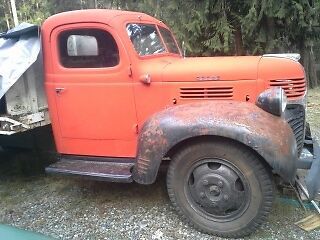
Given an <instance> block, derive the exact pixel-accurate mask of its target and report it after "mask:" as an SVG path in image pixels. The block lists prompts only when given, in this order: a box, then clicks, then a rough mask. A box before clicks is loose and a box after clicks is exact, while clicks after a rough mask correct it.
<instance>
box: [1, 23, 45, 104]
mask: <svg viewBox="0 0 320 240" xmlns="http://www.w3.org/2000/svg"><path fill="white" fill-rule="evenodd" d="M39 52H40V39H39V37H38V26H35V25H32V24H28V23H21V24H20V25H19V26H17V27H16V28H13V29H11V30H9V31H8V32H7V33H4V34H0V98H2V97H3V96H4V94H5V93H6V92H7V91H8V90H9V89H10V87H11V86H12V85H13V84H14V83H15V82H16V81H17V80H18V79H19V78H20V77H21V75H22V74H23V73H24V72H25V71H26V70H27V69H28V68H29V67H30V66H31V65H32V64H33V63H34V62H35V61H36V60H37V57H38V55H39Z"/></svg>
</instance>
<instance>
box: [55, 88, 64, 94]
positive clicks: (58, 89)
mask: <svg viewBox="0 0 320 240" xmlns="http://www.w3.org/2000/svg"><path fill="white" fill-rule="evenodd" d="M64 90H65V88H63V87H57V88H56V93H57V94H60V93H62V92H63V91H64Z"/></svg>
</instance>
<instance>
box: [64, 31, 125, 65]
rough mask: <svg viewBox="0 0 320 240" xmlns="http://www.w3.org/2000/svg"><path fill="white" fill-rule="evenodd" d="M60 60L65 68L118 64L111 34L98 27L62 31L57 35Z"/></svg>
mask: <svg viewBox="0 0 320 240" xmlns="http://www.w3.org/2000/svg"><path fill="white" fill-rule="evenodd" d="M58 38H59V39H58V42H59V52H60V62H61V64H62V66H64V67H66V68H103V67H114V66H116V65H118V64H119V50H118V46H117V44H116V42H115V40H114V38H113V37H112V35H111V34H110V33H108V32H106V31H103V30H99V29H79V30H70V31H64V32H62V33H61V34H60V35H59V37H58Z"/></svg>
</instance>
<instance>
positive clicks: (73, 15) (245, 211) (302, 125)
mask: <svg viewBox="0 0 320 240" xmlns="http://www.w3.org/2000/svg"><path fill="white" fill-rule="evenodd" d="M41 42H42V50H41V51H42V57H43V65H44V68H43V69H44V88H45V93H46V98H47V102H48V112H49V117H47V115H46V113H43V116H42V120H43V121H44V120H46V121H47V122H48V119H49V120H50V122H51V125H52V129H53V134H54V140H55V144H56V149H57V152H58V154H59V159H58V161H57V162H56V163H54V164H52V165H50V166H48V167H47V168H46V171H47V172H48V173H58V174H68V175H77V176H84V177H89V178H94V179H98V180H102V181H112V182H137V183H140V184H152V183H154V181H155V180H156V178H157V174H158V170H159V167H160V165H161V164H165V163H168V169H167V188H168V194H169V197H170V199H171V201H172V203H173V205H174V206H175V208H176V209H177V212H178V213H179V214H180V215H181V216H182V218H183V219H184V220H186V221H187V222H189V223H190V224H191V225H192V226H193V227H195V228H196V229H198V230H200V231H202V232H206V233H210V234H214V235H217V236H221V237H243V236H245V235H248V234H250V233H252V232H253V231H255V230H256V229H257V228H258V227H259V226H260V225H261V223H263V222H264V221H265V219H266V217H267V215H268V213H269V212H270V210H271V207H272V202H273V197H274V177H275V176H277V177H280V178H281V179H282V180H283V181H284V182H287V183H290V184H292V185H296V184H298V185H299V186H300V187H301V188H303V190H305V192H306V194H307V195H308V198H309V199H310V200H312V199H313V198H314V197H315V195H316V193H317V192H318V190H319V182H320V181H319V174H320V158H319V156H318V155H317V154H318V153H319V147H318V144H317V142H315V141H314V140H312V138H311V136H310V133H309V131H308V126H307V123H306V121H305V113H306V91H307V85H306V76H305V73H304V69H303V67H302V66H301V64H300V63H299V62H298V60H299V55H298V54H269V55H263V56H243V57H185V56H183V54H182V51H181V49H180V48H179V46H178V44H177V41H176V39H175V38H174V35H173V34H172V32H171V31H170V29H169V28H168V27H167V26H166V25H165V24H164V23H163V22H162V21H159V20H157V19H155V18H153V17H151V16H148V15H146V14H144V13H138V12H127V11H118V10H81V11H72V12H65V13H60V14H57V15H54V16H52V17H49V18H48V19H47V20H46V21H45V22H44V23H43V25H42V27H41ZM34 114H35V113H34ZM32 116H34V115H32ZM36 116H38V115H36ZM2 117H3V118H10V117H8V116H2ZM32 119H33V118H32ZM39 119H40V118H39ZM0 120H1V119H0ZM29 120H30V119H29ZM33 120H34V119H33ZM12 121H13V120H12ZM14 121H17V122H19V121H18V120H17V118H15V119H14ZM20 122H21V121H20ZM40 123H41V121H40ZM40 123H39V122H38V125H39V124H40ZM7 124H9V125H7V129H8V126H9V128H10V126H12V125H10V122H7ZM11 124H13V123H11ZM23 124H24V126H25V127H24V128H21V127H23V126H22V125H19V126H20V128H14V129H22V130H23V131H24V130H27V129H30V128H33V127H32V126H31V127H29V128H27V127H28V123H27V122H24V123H23ZM38 125H37V126H38ZM40 125H41V124H40ZM1 126H2V125H1ZM15 126H16V127H17V123H15ZM2 130H3V131H5V129H4V128H3V129H2ZM11 130H12V128H11ZM22 130H21V131H22ZM303 151H308V153H309V155H308V154H307V157H303V158H302V157H300V156H301V152H303ZM303 155H304V156H305V155H306V154H303ZM299 168H302V169H308V174H307V176H306V178H305V186H306V187H304V185H303V184H302V179H301V178H298V177H297V170H298V169H299Z"/></svg>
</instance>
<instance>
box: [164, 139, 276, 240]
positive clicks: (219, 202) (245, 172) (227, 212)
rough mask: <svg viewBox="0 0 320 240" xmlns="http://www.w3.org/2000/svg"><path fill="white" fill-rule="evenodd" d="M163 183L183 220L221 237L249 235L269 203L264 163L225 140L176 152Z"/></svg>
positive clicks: (270, 183) (269, 177) (270, 196)
mask: <svg viewBox="0 0 320 240" xmlns="http://www.w3.org/2000/svg"><path fill="white" fill-rule="evenodd" d="M237 177H238V178H237ZM217 181H218V182H217ZM167 188H168V194H169V197H170V200H171V201H172V203H173V205H174V207H175V208H176V210H177V211H178V213H179V214H180V215H181V216H182V218H183V219H184V220H186V221H187V222H188V223H189V224H191V225H192V226H193V227H195V228H196V229H198V230H200V231H201V232H204V233H208V234H214V235H217V236H220V237H229V238H230V237H231V238H238V237H243V236H247V235H249V234H251V233H252V232H254V231H255V230H256V229H257V228H258V227H259V226H260V225H261V224H262V223H263V222H264V221H265V220H266V217H267V215H268V213H269V212H270V210H271V207H272V202H273V181H272V175H271V173H270V171H269V169H268V167H266V166H265V165H264V164H263V163H262V162H261V159H259V157H258V156H256V154H255V153H253V152H252V151H251V150H249V149H248V148H246V147H245V146H243V145H241V144H238V143H236V142H233V141H228V140H225V139H222V140H217V141H211V142H200V143H197V144H191V145H188V146H186V147H185V148H183V149H181V150H180V151H178V152H177V153H176V154H175V155H174V156H173V157H172V161H171V163H170V166H169V169H168V173H167Z"/></svg>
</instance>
